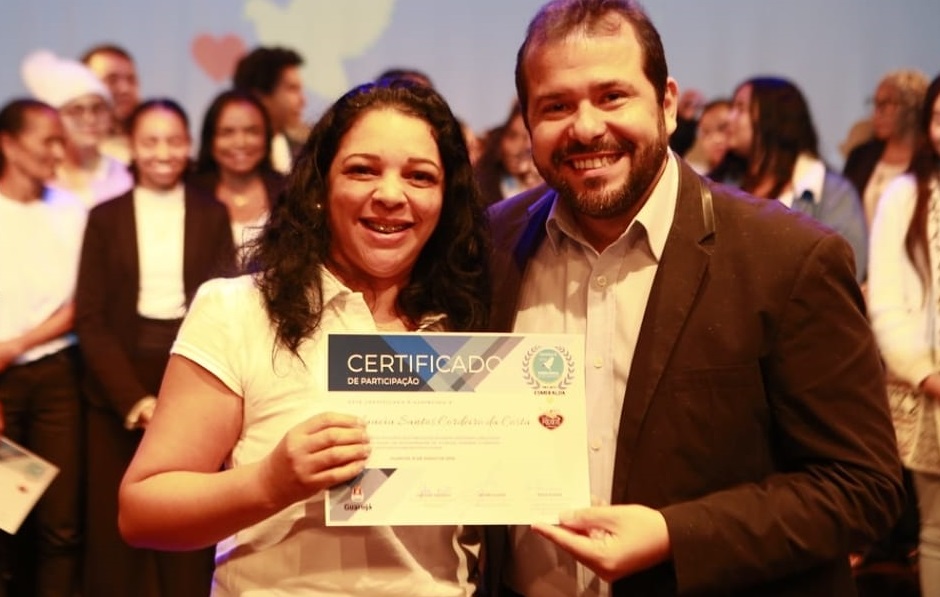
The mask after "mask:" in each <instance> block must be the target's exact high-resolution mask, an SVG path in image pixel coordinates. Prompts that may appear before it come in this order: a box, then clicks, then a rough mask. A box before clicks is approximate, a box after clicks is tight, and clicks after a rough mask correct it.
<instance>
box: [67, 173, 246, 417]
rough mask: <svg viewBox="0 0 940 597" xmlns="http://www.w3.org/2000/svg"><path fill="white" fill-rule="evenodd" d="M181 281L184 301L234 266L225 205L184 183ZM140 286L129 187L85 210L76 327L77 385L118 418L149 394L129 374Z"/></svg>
mask: <svg viewBox="0 0 940 597" xmlns="http://www.w3.org/2000/svg"><path fill="white" fill-rule="evenodd" d="M185 204H186V208H185V209H186V214H185V216H184V218H185V219H184V222H185V223H184V227H185V230H184V237H183V243H184V247H183V284H184V289H185V293H186V304H187V305H188V304H189V303H190V301H191V300H192V299H193V296H195V294H196V290H197V289H198V288H199V285H200V284H202V283H203V282H205V281H206V280H208V279H209V278H212V277H214V276H217V275H225V274H230V273H232V271H233V270H234V246H233V241H232V229H231V226H230V224H229V219H228V213H227V211H226V210H225V206H223V205H222V204H221V203H219V202H218V201H216V200H215V199H214V198H213V197H211V196H209V195H206V194H203V193H200V192H198V191H196V190H194V189H193V188H192V187H187V188H186V195H185ZM139 286H140V271H139V258H138V252H137V226H136V220H135V216H134V198H133V191H130V192H128V193H126V194H124V195H121V196H119V197H116V198H114V199H112V200H110V201H106V202H105V203H102V204H101V205H98V206H96V207H95V208H94V209H92V210H91V212H90V213H89V215H88V224H87V227H86V229H85V238H84V242H83V243H82V256H81V263H80V265H79V273H78V282H77V285H76V290H75V330H76V332H77V333H78V337H79V346H80V347H81V350H82V354H83V355H84V357H85V364H86V375H85V381H84V383H83V386H84V390H85V393H86V397H87V399H88V400H89V402H90V403H91V404H92V406H95V407H99V408H105V409H107V410H110V411H112V412H114V413H115V414H116V415H117V416H118V417H119V418H120V420H121V421H123V420H124V417H125V416H126V415H127V413H128V412H129V411H130V409H131V408H132V407H133V406H134V404H135V403H136V402H137V401H138V400H140V399H141V398H143V397H144V396H146V395H148V394H150V393H151V391H152V390H151V391H148V390H146V389H145V388H144V386H143V385H142V384H141V381H140V380H139V379H138V378H137V376H136V375H135V374H134V366H133V365H132V363H131V355H133V354H134V353H135V351H136V348H137V322H138V315H137V298H138V290H139Z"/></svg>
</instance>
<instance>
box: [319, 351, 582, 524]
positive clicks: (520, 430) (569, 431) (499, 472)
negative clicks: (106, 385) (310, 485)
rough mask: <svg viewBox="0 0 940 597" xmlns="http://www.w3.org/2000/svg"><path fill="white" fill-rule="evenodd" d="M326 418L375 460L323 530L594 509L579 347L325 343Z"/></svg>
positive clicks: (342, 491) (547, 518)
mask: <svg viewBox="0 0 940 597" xmlns="http://www.w3.org/2000/svg"><path fill="white" fill-rule="evenodd" d="M328 342H329V371H328V388H329V391H330V398H329V399H330V401H331V404H330V409H331V410H335V411H337V412H345V413H349V414H353V415H356V416H359V417H361V418H362V419H363V420H364V421H365V422H366V425H367V431H368V433H369V437H370V439H371V442H372V448H373V450H372V454H371V456H370V457H369V461H368V463H367V465H366V466H367V468H366V470H364V471H363V472H362V474H360V475H359V476H358V477H357V478H355V479H353V480H352V481H350V482H348V483H345V484H342V485H339V486H336V487H333V488H331V489H330V490H329V491H328V492H327V499H326V500H325V503H326V505H325V507H326V520H327V524H328V525H335V526H340V525H347V526H366V525H449V524H531V523H533V522H557V520H558V514H559V512H561V511H564V510H569V509H574V508H581V507H587V506H589V505H590V486H589V482H588V455H587V449H588V448H587V430H586V407H585V396H584V365H583V354H584V338H583V336H575V335H565V334H551V335H549V334H544V335H543V334H534V335H533V334H529V335H521V334H330V335H329V338H328Z"/></svg>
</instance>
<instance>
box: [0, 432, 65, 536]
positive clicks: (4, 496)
mask: <svg viewBox="0 0 940 597" xmlns="http://www.w3.org/2000/svg"><path fill="white" fill-rule="evenodd" d="M58 473H59V469H58V468H57V467H55V466H54V465H52V464H50V463H48V462H46V461H45V460H43V459H42V458H40V457H38V456H36V455H35V454H33V453H32V452H30V451H29V450H27V449H26V448H24V447H23V446H20V445H19V444H16V443H14V442H12V441H10V440H9V439H7V438H5V437H0V504H2V506H0V529H3V530H4V531H6V532H7V533H10V534H11V535H15V534H16V531H17V530H19V528H20V525H21V524H23V520H25V518H26V515H27V514H29V511H30V510H32V509H33V506H34V505H35V504H36V502H37V501H38V500H39V496H41V495H42V494H43V492H44V491H45V490H46V488H47V487H49V484H50V483H52V479H53V478H54V477H55V476H56V475H57V474H58Z"/></svg>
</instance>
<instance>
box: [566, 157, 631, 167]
mask: <svg viewBox="0 0 940 597" xmlns="http://www.w3.org/2000/svg"><path fill="white" fill-rule="evenodd" d="M619 159H620V156H619V155H602V156H597V157H591V158H575V159H572V160H571V166H572V167H573V168H574V169H575V170H591V169H593V168H603V167H604V166H609V165H611V164H613V163H614V162H616V161H617V160H619Z"/></svg>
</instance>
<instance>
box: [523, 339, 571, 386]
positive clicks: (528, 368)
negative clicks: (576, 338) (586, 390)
mask: <svg viewBox="0 0 940 597" xmlns="http://www.w3.org/2000/svg"><path fill="white" fill-rule="evenodd" d="M574 376H575V369H574V357H572V356H571V353H570V352H568V350H567V349H566V348H565V347H563V346H551V347H543V346H533V347H532V348H530V349H529V350H528V352H526V353H525V355H524V356H523V357H522V378H523V380H524V381H525V382H526V384H528V385H529V387H531V388H532V389H535V390H539V389H542V388H546V387H551V388H557V389H558V390H564V389H566V388H567V387H568V386H569V385H571V382H573V381H574Z"/></svg>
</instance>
